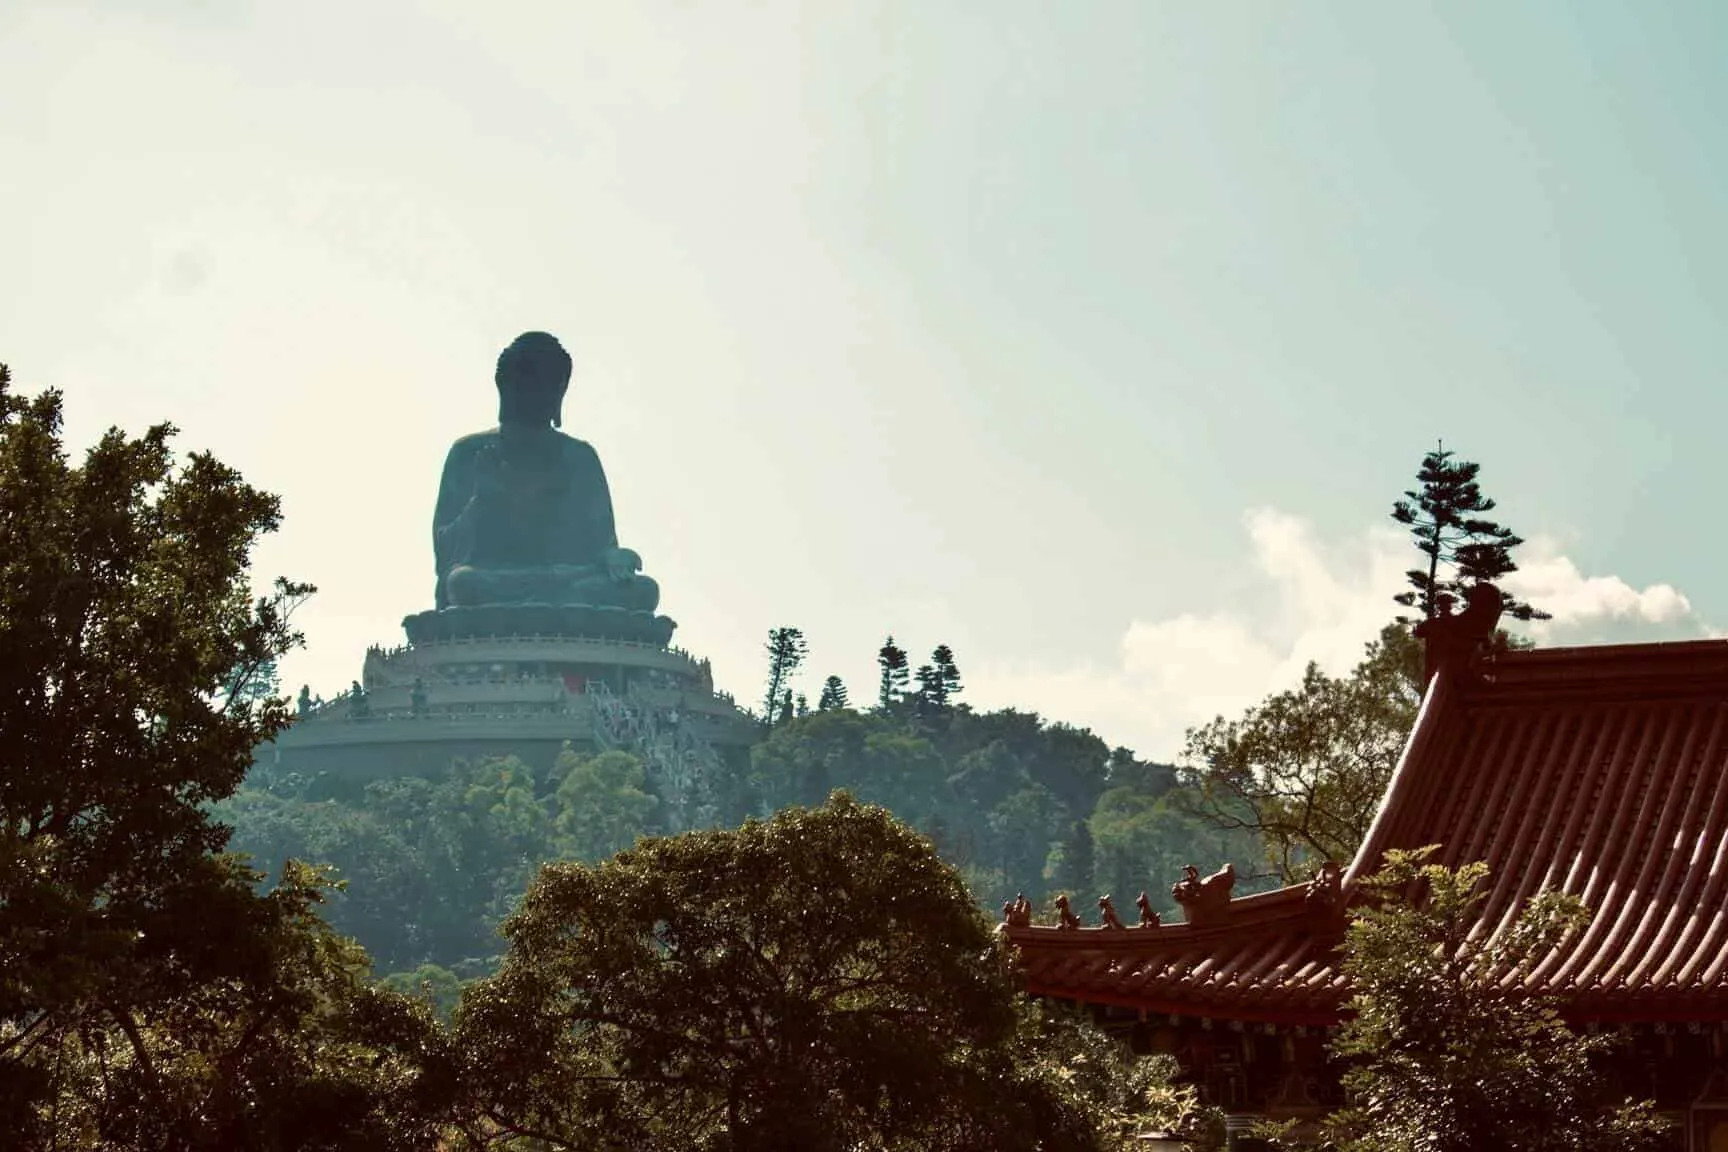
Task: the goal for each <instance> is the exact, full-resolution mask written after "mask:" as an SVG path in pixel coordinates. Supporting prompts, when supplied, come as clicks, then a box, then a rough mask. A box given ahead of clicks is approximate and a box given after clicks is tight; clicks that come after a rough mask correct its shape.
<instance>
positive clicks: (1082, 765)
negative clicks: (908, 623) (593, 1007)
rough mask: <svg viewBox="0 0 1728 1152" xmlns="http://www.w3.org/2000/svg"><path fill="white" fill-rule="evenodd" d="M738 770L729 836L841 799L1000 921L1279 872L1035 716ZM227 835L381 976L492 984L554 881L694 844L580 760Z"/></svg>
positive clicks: (801, 723)
mask: <svg viewBox="0 0 1728 1152" xmlns="http://www.w3.org/2000/svg"><path fill="white" fill-rule="evenodd" d="M830 703H832V702H830ZM730 771H732V772H734V773H735V774H736V777H737V778H736V779H733V780H729V781H724V782H720V783H721V784H722V785H723V787H721V788H720V789H719V790H720V791H723V792H724V793H725V794H727V795H728V796H729V797H731V798H732V802H731V804H730V805H729V807H730V808H732V809H734V810H732V811H725V812H722V813H721V814H720V819H721V822H722V823H723V824H735V823H736V822H737V821H738V820H740V819H742V818H744V817H746V816H750V815H767V814H769V813H771V812H774V811H777V810H780V809H783V808H785V807H787V806H790V805H816V804H820V803H821V802H822V801H823V800H824V799H825V798H826V797H827V796H828V795H829V793H830V792H832V791H833V790H835V789H844V790H847V791H849V792H851V793H852V794H854V795H855V796H857V797H858V798H859V799H861V800H864V801H866V802H870V803H877V804H881V805H883V806H884V807H886V808H888V809H889V810H890V811H892V812H893V813H894V814H895V815H896V816H898V817H899V818H900V819H902V820H904V821H906V822H907V823H908V824H910V825H912V826H913V827H914V828H917V829H918V830H920V831H921V832H923V833H924V834H925V835H926V836H928V837H929V838H930V839H931V840H932V841H933V842H934V843H935V845H936V847H937V849H938V851H939V852H940V853H941V854H942V855H943V856H944V857H945V858H946V859H947V860H948V861H949V862H950V863H952V864H954V865H955V866H956V867H957V868H958V869H959V870H960V872H961V874H962V875H963V876H964V877H965V879H966V881H967V883H968V885H969V886H970V888H971V890H972V892H973V894H974V896H975V898H976V899H977V900H978V901H979V903H980V904H982V905H984V906H985V907H986V909H987V910H991V909H999V908H1000V907H1001V905H1002V903H1003V901H1005V900H1009V899H1012V898H1013V897H1014V896H1015V895H1016V894H1018V893H1025V894H1026V896H1027V897H1028V898H1029V899H1031V900H1032V901H1033V902H1034V903H1038V904H1042V903H1045V902H1047V901H1048V900H1049V899H1051V898H1053V897H1054V895H1055V894H1056V893H1057V892H1058V891H1064V892H1069V893H1072V894H1074V895H1075V896H1077V897H1083V898H1084V900H1083V901H1082V900H1077V901H1076V903H1077V905H1078V906H1079V907H1081V908H1085V907H1087V906H1088V904H1089V902H1090V901H1091V900H1095V899H1096V897H1097V896H1098V895H1100V894H1103V893H1106V892H1108V893H1112V894H1114V895H1115V896H1116V897H1117V899H1118V900H1119V901H1120V900H1124V899H1126V900H1127V901H1129V902H1131V901H1132V900H1133V898H1134V897H1135V896H1136V895H1138V894H1139V893H1140V892H1141V891H1142V890H1144V891H1146V892H1147V893H1148V894H1149V895H1150V897H1151V898H1152V901H1153V903H1154V905H1155V906H1157V907H1159V908H1164V909H1169V910H1172V911H1173V910H1174V907H1175V906H1174V903H1173V901H1171V900H1170V896H1169V892H1170V885H1171V884H1172V883H1173V882H1174V881H1175V880H1177V879H1179V878H1180V874H1181V868H1182V865H1184V864H1188V863H1194V864H1197V865H1199V866H1201V867H1202V868H1205V869H1210V868H1213V867H1216V866H1217V865H1219V864H1221V863H1223V862H1224V861H1226V860H1229V861H1232V862H1234V863H1235V864H1236V866H1237V868H1238V869H1239V870H1240V871H1242V872H1243V873H1244V874H1248V873H1251V872H1252V871H1253V870H1254V869H1255V867H1256V865H1257V864H1259V863H1260V862H1261V861H1262V859H1263V857H1264V851H1263V849H1262V847H1261V845H1260V843H1259V841H1258V840H1257V839H1256V838H1255V837H1254V836H1253V834H1252V833H1249V832H1243V831H1234V832H1222V831H1219V830H1218V829H1217V828H1216V827H1215V826H1214V825H1213V824H1211V823H1208V822H1206V821H1204V820H1201V819H1199V818H1197V817H1195V816H1193V815H1191V814H1190V811H1191V809H1192V808H1193V806H1194V801H1195V800H1197V798H1198V794H1197V793H1196V792H1195V791H1194V790H1192V789H1190V788H1187V787H1185V786H1184V785H1183V784H1181V783H1180V782H1179V781H1178V777H1177V773H1176V771H1175V769H1174V768H1173V767H1171V766H1170V765H1165V764H1154V763H1148V762H1146V761H1143V760H1140V759H1138V758H1137V757H1136V756H1135V755H1134V754H1133V753H1132V752H1131V751H1129V750H1128V749H1126V748H1111V747H1110V746H1109V745H1107V744H1106V743H1105V742H1104V741H1103V740H1102V739H1101V738H1099V737H1098V736H1096V735H1094V734H1093V733H1091V732H1089V731H1086V730H1084V729H1079V728H1074V727H1070V726H1068V725H1065V724H1061V723H1049V722H1046V721H1044V720H1043V719H1041V718H1040V717H1039V716H1037V715H1036V714H1034V713H1030V712H1019V711H1014V710H1003V711H998V712H989V713H977V712H973V711H971V710H970V709H968V708H966V707H964V706H960V705H957V704H955V703H953V702H952V701H942V702H940V703H939V704H936V705H934V706H933V705H932V702H931V701H930V700H928V699H927V698H925V697H921V696H919V695H917V694H916V693H912V694H908V695H907V696H906V697H905V698H902V699H899V700H895V701H892V702H890V704H889V705H888V706H887V707H879V708H876V709H872V710H870V711H859V710H856V709H853V708H849V707H839V706H830V707H828V708H826V709H822V710H818V711H813V712H806V713H805V714H803V715H796V714H790V713H789V714H787V715H785V716H783V717H780V718H778V721H777V722H776V723H775V724H774V725H773V726H772V727H768V726H766V725H765V726H764V731H763V739H762V740H761V742H760V743H758V744H757V745H756V746H755V747H754V748H753V749H752V750H751V754H750V756H749V758H748V760H747V761H740V762H739V763H738V764H737V765H736V766H735V767H734V768H732V769H730ZM218 817H219V818H220V819H221V820H222V821H223V822H225V823H228V824H231V825H232V826H233V827H234V829H235V835H234V839H233V841H232V847H233V848H234V849H235V850H236V851H240V852H245V853H248V854H250V855H251V856H252V857H253V858H254V860H255V862H256V863H257V865H258V866H259V867H260V868H261V869H262V870H264V871H265V872H266V873H268V874H271V875H274V874H277V873H278V872H279V871H280V868H281V865H282V863H283V862H284V861H285V860H287V859H289V858H298V859H303V860H309V861H316V862H320V863H328V864H332V865H334V866H335V867H336V868H337V869H338V872H339V874H340V875H341V877H342V878H343V879H344V880H346V881H347V882H348V887H347V890H346V891H345V892H343V893H341V894H339V895H337V896H336V897H334V898H333V900H332V902H331V904H330V907H329V909H328V911H329V918H330V920H331V922H332V924H333V925H334V926H335V927H336V928H337V929H338V930H339V931H341V932H343V933H347V934H350V935H352V936H354V937H355V938H356V939H358V940H359V941H360V942H361V943H363V944H364V945H365V946H366V948H367V950H368V951H369V952H370V953H371V955H372V956H373V958H374V960H375V962H376V964H377V966H378V970H379V971H380V972H386V973H389V972H404V971H409V970H413V969H416V968H419V967H420V966H421V965H426V964H431V965H435V966H437V967H438V968H443V969H448V970H450V971H452V972H454V973H456V974H457V975H459V976H461V977H464V978H466V977H469V976H472V975H476V974H478V973H480V972H482V971H485V970H487V969H488V968H489V967H490V961H489V958H490V957H492V956H494V955H495V954H496V953H497V952H498V951H499V950H500V948H501V941H500V940H499V939H498V937H497V936H496V932H495V929H496V925H497V924H498V923H499V921H500V920H501V919H502V918H503V917H504V916H505V915H506V914H507V913H508V912H509V911H510V909H511V908H512V906H513V905H514V903H515V901H516V900H517V899H518V898H519V897H520V895H521V893H522V892H523V890H524V889H525V888H526V887H527V884H528V881H529V880H530V879H531V878H532V877H533V875H534V873H535V870H536V869H537V868H538V867H539V865H540V864H541V863H543V862H545V861H548V860H556V859H578V860H587V861H594V860H599V859H602V858H604V857H606V856H609V855H611V854H612V853H614V852H616V851H617V850H619V849H620V848H624V847H627V846H629V845H630V844H631V843H633V842H634V841H635V840H636V838H637V837H638V836H639V835H644V834H655V833H665V832H676V831H683V830H684V829H682V828H676V827H672V826H670V822H669V821H668V820H667V819H666V818H665V814H664V812H663V810H662V806H661V805H660V804H659V802H658V800H657V798H656V797H655V796H654V795H653V793H652V790H651V788H650V786H649V784H648V782H647V781H646V777H645V773H644V770H643V766H642V764H641V763H640V761H638V760H637V759H636V758H635V757H634V756H633V755H631V754H630V753H628V752H622V751H612V752H606V753H602V754H599V755H585V754H583V753H581V752H578V751H574V750H569V749H567V750H566V751H565V753H564V754H563V755H562V756H561V757H560V758H559V759H558V761H557V763H556V764H555V765H554V766H553V767H552V769H551V770H550V771H549V772H546V773H544V774H543V775H541V776H538V777H537V776H536V774H535V773H534V772H533V771H532V770H531V769H530V768H529V767H528V766H527V765H525V764H523V763H522V762H521V761H520V760H516V759H513V758H511V759H494V760H484V761H480V762H477V763H466V762H460V761H459V762H456V763H453V764H451V765H450V767H449V769H448V771H447V772H446V773H445V774H444V775H443V777H442V778H439V779H423V778H418V777H401V778H397V779H388V780H380V781H374V782H371V783H368V784H365V785H364V786H363V787H351V786H350V787H345V786H344V785H343V784H342V782H341V781H333V780H330V779H327V778H325V779H318V780H310V781H308V780H304V779H299V778H289V779H282V780H271V779H268V778H267V777H263V776H261V775H260V774H255V775H254V777H253V779H252V780H251V781H249V783H248V785H247V786H246V787H244V788H242V789H241V790H240V791H239V792H238V793H236V794H235V795H234V796H233V797H231V798H230V799H228V800H226V801H224V802H223V803H222V804H221V805H220V807H219V809H218ZM1251 886H1252V882H1249V883H1245V884H1244V890H1248V889H1249V888H1250V887H1251ZM423 975H424V976H425V977H426V978H428V979H430V980H432V982H433V983H434V985H437V984H438V983H439V982H440V981H441V980H442V979H443V978H442V976H441V975H440V974H439V973H437V972H430V971H429V972H426V973H423Z"/></svg>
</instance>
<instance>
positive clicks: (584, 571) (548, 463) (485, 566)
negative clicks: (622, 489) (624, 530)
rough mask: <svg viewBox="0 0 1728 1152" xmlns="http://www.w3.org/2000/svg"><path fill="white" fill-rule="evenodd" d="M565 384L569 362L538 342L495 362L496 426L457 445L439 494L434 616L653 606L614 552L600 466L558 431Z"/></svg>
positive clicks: (519, 343) (548, 341) (642, 579)
mask: <svg viewBox="0 0 1728 1152" xmlns="http://www.w3.org/2000/svg"><path fill="white" fill-rule="evenodd" d="M570 373H571V362H570V354H569V353H568V352H566V351H565V350H564V348H563V346H562V345H561V344H559V343H558V341H557V340H556V339H554V338H553V337H551V336H549V335H547V334H546V333H544V332H528V333H524V334H523V335H521V336H519V337H517V338H516V340H515V341H514V342H513V343H512V344H511V345H510V346H509V347H508V348H506V349H504V351H503V353H502V354H501V355H500V356H499V357H498V369H497V373H496V376H495V379H496V382H497V385H498V427H496V428H493V429H491V430H489V431H486V432H477V433H475V434H473V435H471V436H464V437H462V439H460V440H458V441H456V443H455V444H454V445H452V446H451V448H450V454H449V456H448V457H447V458H446V459H445V461H444V474H443V477H442V479H441V480H440V481H439V485H438V508H437V511H436V512H435V513H434V516H433V526H432V537H433V543H432V547H433V555H434V557H435V560H436V565H437V575H438V583H437V588H436V592H435V601H436V604H437V606H438V608H440V609H444V608H451V607H456V608H464V607H477V606H482V605H497V604H550V605H588V606H594V607H610V608H625V609H631V610H635V611H640V612H653V611H654V608H655V606H656V605H657V604H658V603H659V601H660V589H659V586H658V585H657V584H655V582H654V581H653V580H651V579H649V578H648V577H647V576H644V575H642V574H641V569H642V560H641V558H640V557H639V556H637V555H636V553H635V552H632V551H631V550H630V549H628V548H620V547H619V546H618V534H617V529H616V527H615V526H614V523H613V519H612V496H611V493H610V491H609V490H608V489H607V487H606V473H605V471H604V470H603V469H602V468H601V467H600V457H599V455H597V454H596V453H595V451H594V449H593V448H592V447H591V446H590V445H588V444H586V443H584V442H583V441H581V440H578V439H576V438H575V437H574V436H569V435H566V434H565V433H564V432H562V431H560V427H561V425H562V420H561V414H562V411H563V406H564V394H565V392H566V391H567V390H568V388H569V385H570Z"/></svg>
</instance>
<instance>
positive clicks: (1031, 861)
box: [985, 784, 1061, 904]
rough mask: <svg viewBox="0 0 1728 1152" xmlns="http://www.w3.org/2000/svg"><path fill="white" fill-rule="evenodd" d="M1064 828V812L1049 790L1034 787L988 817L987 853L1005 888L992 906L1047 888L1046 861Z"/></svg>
mask: <svg viewBox="0 0 1728 1152" xmlns="http://www.w3.org/2000/svg"><path fill="white" fill-rule="evenodd" d="M1060 826H1061V809H1060V808H1059V807H1058V805H1057V803H1056V797H1055V796H1053V795H1051V793H1050V790H1049V789H1048V788H1044V787H1043V786H1041V785H1038V784H1033V785H1031V786H1029V787H1026V788H1022V789H1020V790H1019V791H1017V792H1015V793H1013V794H1012V795H1010V796H1008V797H1007V798H1006V799H1004V800H1003V801H1002V802H1001V803H1000V804H997V805H996V806H995V807H994V808H992V809H991V810H990V813H989V815H988V816H987V817H985V827H986V829H987V830H988V834H987V837H986V840H985V847H986V851H987V853H988V854H989V857H990V859H992V860H993V861H994V862H995V864H996V867H997V869H998V870H999V871H1000V873H1001V876H1002V881H1003V887H1002V888H1001V889H1000V890H998V891H996V892H994V893H992V894H991V897H990V900H991V903H992V904H1000V902H1001V901H1002V900H1004V899H1006V898H1008V897H1009V896H1011V895H1013V894H1014V893H1016V892H1037V891H1040V890H1041V889H1042V888H1043V887H1044V883H1043V881H1044V861H1045V860H1046V859H1047V858H1048V857H1049V855H1050V846H1051V844H1052V842H1053V841H1054V840H1055V837H1056V830H1057V829H1058V828H1059V827H1060Z"/></svg>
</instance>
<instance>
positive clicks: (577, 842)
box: [553, 748, 656, 860]
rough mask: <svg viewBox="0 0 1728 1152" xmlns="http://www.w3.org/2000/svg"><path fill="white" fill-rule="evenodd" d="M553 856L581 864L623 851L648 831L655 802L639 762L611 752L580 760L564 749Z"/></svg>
mask: <svg viewBox="0 0 1728 1152" xmlns="http://www.w3.org/2000/svg"><path fill="white" fill-rule="evenodd" d="M555 771H557V772H558V773H559V775H560V776H562V779H561V780H560V781H559V783H558V791H557V793H556V807H557V815H556V816H555V817H554V818H553V819H554V823H555V826H556V828H557V831H558V843H557V849H558V854H559V855H563V856H574V857H577V858H579V859H582V860H598V859H599V858H601V857H602V856H610V855H612V853H614V852H617V851H620V850H622V849H624V848H628V847H629V846H630V845H631V844H634V843H635V842H636V839H637V837H639V836H641V835H642V833H643V832H644V830H646V828H647V826H648V816H649V814H650V813H651V812H652V811H653V810H654V806H655V803H656V801H655V798H654V796H653V795H652V794H650V793H649V791H648V784H647V780H648V774H647V770H646V768H645V767H644V766H643V764H642V761H641V759H640V758H639V757H637V756H633V755H631V754H630V753H628V752H621V751H617V750H613V751H610V752H602V753H600V754H599V755H598V756H582V755H580V754H578V753H576V752H574V751H571V750H570V749H569V748H566V749H565V750H564V751H563V753H561V754H560V756H559V758H558V768H557V769H555Z"/></svg>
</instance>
